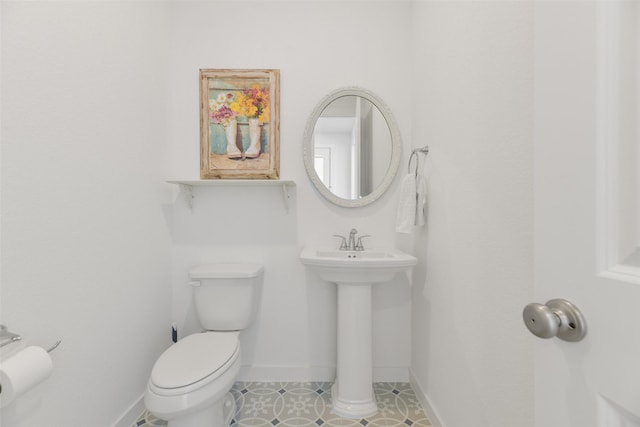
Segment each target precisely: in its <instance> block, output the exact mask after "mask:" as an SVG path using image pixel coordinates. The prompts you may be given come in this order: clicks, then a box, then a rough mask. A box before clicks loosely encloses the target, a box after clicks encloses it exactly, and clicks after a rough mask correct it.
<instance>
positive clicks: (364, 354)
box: [300, 247, 418, 418]
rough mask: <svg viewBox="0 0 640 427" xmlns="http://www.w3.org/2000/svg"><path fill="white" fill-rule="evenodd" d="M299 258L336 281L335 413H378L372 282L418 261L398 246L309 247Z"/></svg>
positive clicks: (361, 415)
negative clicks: (380, 247) (359, 247)
mask: <svg viewBox="0 0 640 427" xmlns="http://www.w3.org/2000/svg"><path fill="white" fill-rule="evenodd" d="M300 260H301V261H302V263H303V264H305V265H306V266H307V268H309V269H310V270H312V271H314V272H315V273H317V274H318V276H320V278H321V279H323V280H326V281H328V282H333V283H336V284H337V285H338V310H337V312H338V346H337V347H338V367H337V373H336V381H335V384H334V385H333V387H332V389H331V395H332V399H333V402H332V403H333V412H334V413H335V414H337V415H339V416H341V417H345V418H365V417H368V416H371V415H373V414H375V413H376V412H378V406H377V405H376V399H375V395H374V394H373V360H372V356H373V355H372V326H371V291H372V289H371V285H372V284H374V283H380V282H388V281H389V280H391V279H393V277H394V276H395V275H396V274H397V273H400V272H403V271H407V270H409V269H411V268H412V267H413V266H414V265H416V263H417V262H418V260H417V259H416V258H415V257H413V256H411V255H409V254H406V253H404V252H402V251H399V250H397V249H388V250H379V249H366V250H364V251H343V250H336V249H318V248H312V247H307V248H305V249H304V250H303V251H302V253H301V254H300Z"/></svg>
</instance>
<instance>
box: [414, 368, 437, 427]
mask: <svg viewBox="0 0 640 427" xmlns="http://www.w3.org/2000/svg"><path fill="white" fill-rule="evenodd" d="M409 377H410V379H409V382H410V383H411V387H412V388H413V391H414V392H415V394H416V398H417V399H418V401H420V404H421V405H422V408H423V409H424V412H426V413H427V417H429V421H431V425H432V426H433V427H446V426H445V425H444V423H443V422H442V421H441V420H442V418H441V417H440V415H438V411H437V410H436V409H435V408H434V406H433V405H432V404H431V400H429V396H427V394H426V393H425V392H424V391H423V390H422V387H420V384H418V379H417V378H416V377H415V375H414V374H413V372H412V371H409Z"/></svg>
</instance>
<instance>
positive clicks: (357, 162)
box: [313, 96, 391, 199]
mask: <svg viewBox="0 0 640 427" xmlns="http://www.w3.org/2000/svg"><path fill="white" fill-rule="evenodd" d="M313 145H314V151H315V152H314V164H315V169H316V173H317V174H318V177H320V180H321V181H322V182H323V183H324V185H325V186H326V187H327V188H328V189H330V190H331V192H332V193H333V194H335V195H336V196H338V197H341V198H343V199H358V198H361V197H363V196H366V195H368V194H371V192H372V191H373V189H374V188H376V187H377V186H378V185H380V183H381V182H382V179H383V178H384V176H385V175H386V173H387V170H388V169H389V161H390V160H391V133H390V132H389V128H388V127H387V123H386V121H385V119H384V117H383V116H382V113H380V110H378V109H377V108H376V106H375V105H373V104H372V103H371V102H370V101H368V100H367V99H365V98H362V97H359V96H343V97H340V98H338V99H336V100H335V101H333V102H331V103H330V104H329V105H327V107H326V108H325V109H324V110H323V111H322V114H321V116H320V117H319V118H318V120H317V121H316V126H315V128H314V132H313ZM332 176H333V177H334V181H333V182H332V181H331V177H332Z"/></svg>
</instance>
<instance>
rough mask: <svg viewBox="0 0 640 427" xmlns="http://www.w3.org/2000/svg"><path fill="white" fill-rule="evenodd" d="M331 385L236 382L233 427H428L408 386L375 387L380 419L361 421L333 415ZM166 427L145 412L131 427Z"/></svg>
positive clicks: (389, 384)
mask: <svg viewBox="0 0 640 427" xmlns="http://www.w3.org/2000/svg"><path fill="white" fill-rule="evenodd" d="M332 385H333V383H328V382H313V383H287V382H272V383H258V382H237V383H236V384H234V386H233V388H232V389H231V393H233V396H234V397H235V399H236V405H237V409H236V415H235V417H234V419H233V421H232V422H231V427H274V426H277V427H303V426H309V427H364V426H366V427H382V426H385V427H389V426H411V427H427V426H431V422H429V419H428V418H427V416H426V415H425V413H424V411H423V409H422V407H421V406H420V403H419V402H418V399H417V398H416V395H415V394H414V392H413V389H412V388H411V386H410V385H409V383H374V385H373V389H374V391H375V394H376V400H377V402H378V413H377V414H376V415H374V416H372V417H368V418H365V419H361V420H352V419H346V418H340V417H338V416H337V415H335V414H332V413H331V386H332ZM166 425H167V422H166V421H163V420H159V419H157V418H156V417H154V416H153V415H151V414H149V413H148V412H146V411H145V413H144V414H143V415H142V416H141V417H140V419H139V420H138V421H137V422H136V423H135V424H134V425H133V426H132V427H150V426H166Z"/></svg>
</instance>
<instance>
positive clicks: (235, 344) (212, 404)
mask: <svg viewBox="0 0 640 427" xmlns="http://www.w3.org/2000/svg"><path fill="white" fill-rule="evenodd" d="M240 363H241V359H240V343H239V341H238V332H203V333H198V334H193V335H189V336H188V337H186V338H184V339H182V340H180V341H179V342H178V343H176V344H175V345H173V346H171V347H170V348H169V349H168V350H167V351H166V352H164V353H163V354H162V356H160V358H159V359H158V360H157V362H156V363H155V365H154V366H153V370H152V371H151V377H150V378H149V382H148V385H147V392H146V393H145V397H144V402H145V405H146V407H147V409H148V410H149V411H150V412H151V413H152V414H154V415H155V416H157V417H158V418H161V419H164V420H167V421H169V426H171V427H200V426H207V427H209V426H211V427H214V426H219V427H223V426H227V425H229V423H230V422H231V419H232V418H233V415H234V413H235V402H234V399H233V396H231V393H230V392H229V390H230V389H231V387H232V386H233V383H234V381H235V378H236V376H237V375H238V371H239V370H240ZM216 404H217V405H216ZM207 408H208V409H209V411H207Z"/></svg>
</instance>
